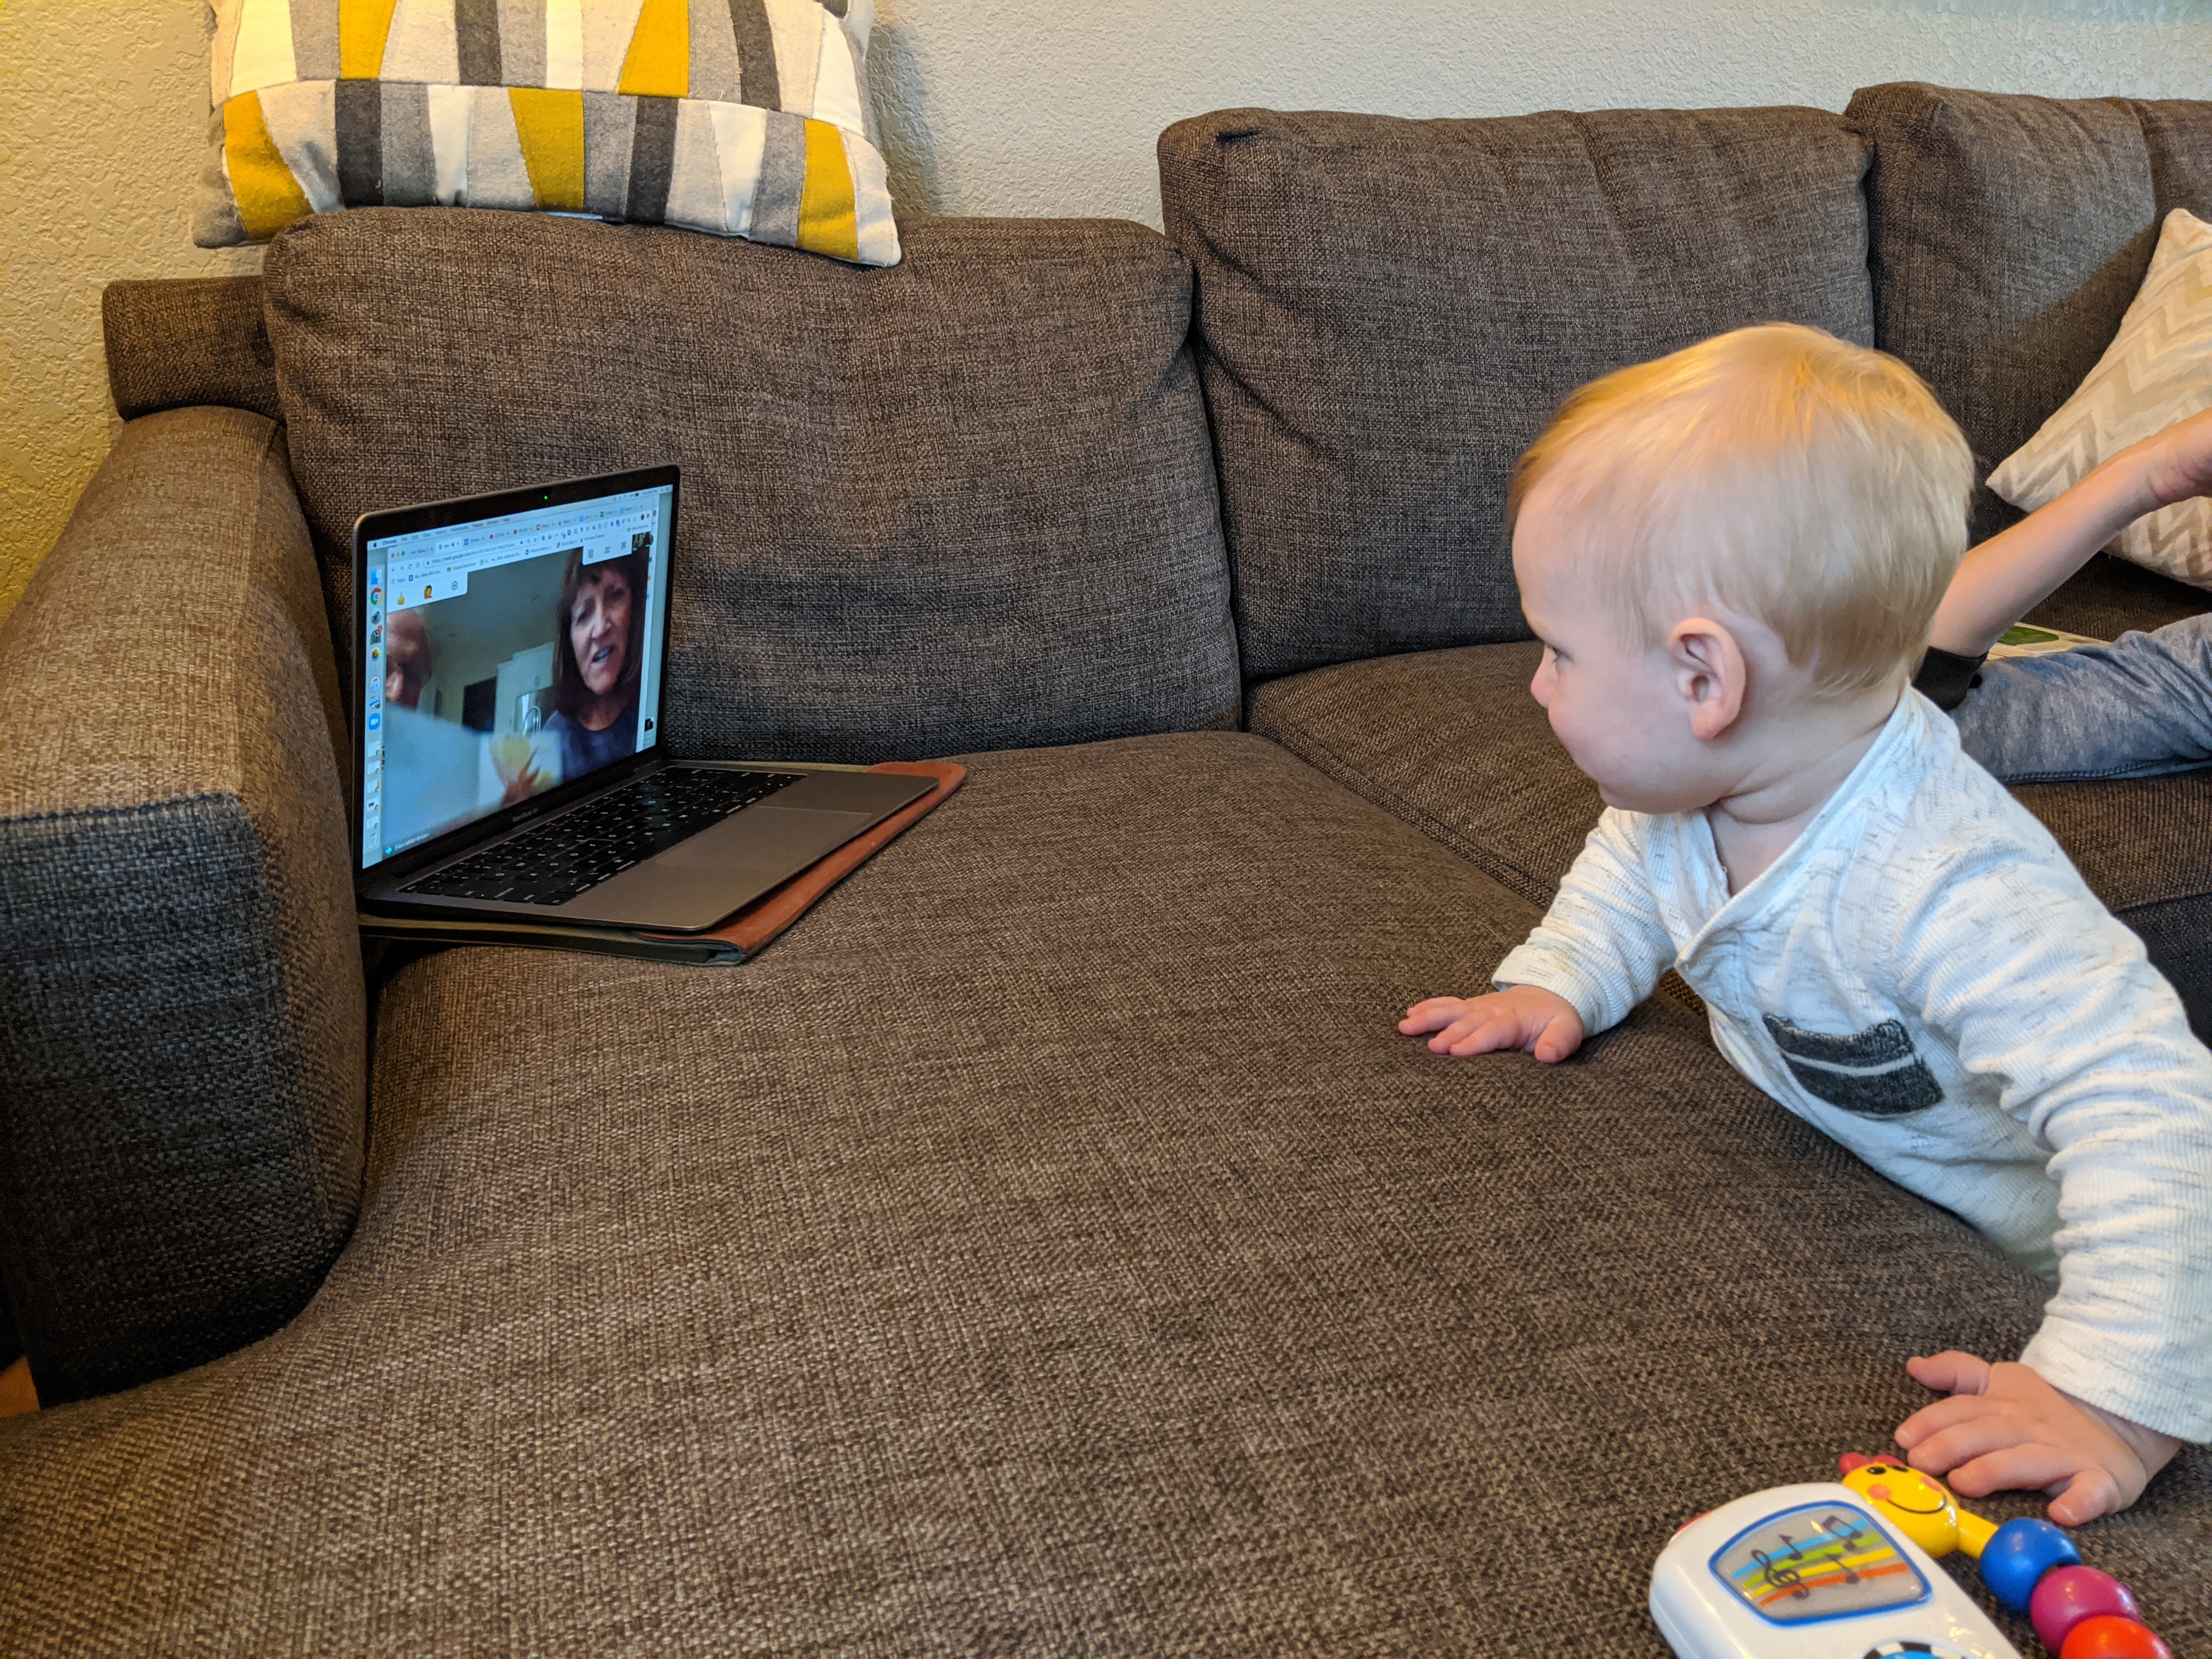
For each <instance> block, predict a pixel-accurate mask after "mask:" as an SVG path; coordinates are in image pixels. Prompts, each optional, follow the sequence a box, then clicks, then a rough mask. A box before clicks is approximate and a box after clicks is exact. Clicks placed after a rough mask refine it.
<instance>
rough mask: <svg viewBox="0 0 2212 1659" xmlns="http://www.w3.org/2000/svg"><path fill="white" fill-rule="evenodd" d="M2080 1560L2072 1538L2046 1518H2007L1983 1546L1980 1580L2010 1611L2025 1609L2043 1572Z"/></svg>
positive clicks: (2069, 1565) (2074, 1564)
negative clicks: (2044, 1519) (2010, 1519)
mask: <svg viewBox="0 0 2212 1659" xmlns="http://www.w3.org/2000/svg"><path fill="white" fill-rule="evenodd" d="M2079 1565H2081V1551H2079V1550H2077V1549H2075V1547H2074V1541H2073V1540H2072V1539H2070V1538H2069V1537H2068V1536H2067V1535H2066V1534H2064V1533H2063V1532H2061V1531H2059V1530H2058V1528H2056V1527H2054V1526H2052V1525H2051V1522H2048V1521H2033V1520H2027V1519H2022V1520H2019V1521H2008V1522H2005V1523H2004V1525H2002V1527H1999V1528H1997V1529H1996V1535H1995V1536H1993V1537H1992V1538H1991V1539H1990V1541H1989V1542H1988V1544H1987V1545H1985V1546H1984V1547H1983V1550H1982V1582H1983V1583H1984V1584H1987V1585H1988V1586H1989V1587H1990V1595H1994V1596H1996V1598H1997V1600H1998V1601H2002V1602H2003V1603H2004V1604H2005V1606H2007V1607H2010V1608H2011V1609H2012V1610H2013V1611H2014V1612H2015V1613H2026V1612H2027V1601H2028V1598H2029V1597H2030V1596H2032V1595H2034V1594H2035V1587H2036V1584H2037V1583H2039V1581H2040V1580H2041V1579H2042V1577H2043V1575H2044V1574H2045V1573H2046V1572H2049V1571H2051V1569H2052V1568H2053V1567H2075V1566H2079Z"/></svg>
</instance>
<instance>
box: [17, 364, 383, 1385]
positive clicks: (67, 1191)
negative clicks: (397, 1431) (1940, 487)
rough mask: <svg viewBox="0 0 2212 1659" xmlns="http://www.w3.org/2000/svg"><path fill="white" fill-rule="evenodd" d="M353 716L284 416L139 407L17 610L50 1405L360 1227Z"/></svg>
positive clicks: (200, 1348) (39, 1302)
mask: <svg viewBox="0 0 2212 1659" xmlns="http://www.w3.org/2000/svg"><path fill="white" fill-rule="evenodd" d="M343 744H344V727H343V716H342V714H341V705H340V702H339V696H338V681H337V669H336V666H335V665H334V664H333V662H332V660H331V645H330V634H329V629H328V628H327V626H326V625H325V620H324V611H323V601H322V594H321V590H320V587H319V580H318V578H317V574H316V568H315V559H314V555H313V550H311V548H310V546H309V544H308V538H307V525H306V522H305V520H304V519H303V518H302V516H301V511H300V506H299V501H298V499H297V497H296V496H295V494H294V491H293V487H292V478H291V473H290V470H289V466H288V465H287V464H286V459H285V453H284V447H283V430H282V428H278V427H276V426H275V425H273V424H271V423H270V422H269V421H267V420H266V419H264V418H263V417H262V416H258V415H252V414H248V413H246V412H245V411H243V410H234V409H212V408H198V409H185V410H173V411H170V412H167V413H164V414H159V415H152V416H147V417H146V418H144V419H143V420H138V421H134V422H131V423H130V424H129V425H127V426H125V428H123V430H122V433H121V435H120V437H119V439H118V441H117V443H116V445H115V447H114V450H113V452H112V453H111V454H110V455H109V456H108V458H107V460H106V463H105V464H104V465H102V466H101V467H100V471H99V472H98V474H97V475H96V476H95V477H94V479H93V481H92V483H91V484H90V485H89V486H88V488H87V489H86V490H85V493H84V496H83V499H82V501H79V502H78V504H77V508H76V513H75V515H74V516H73V517H72V518H71V519H70V522H69V525H68V526H67V528H66V529H64V531H63V532H62V536H61V539H60V541H59V542H58V543H57V544H56V545H55V547H54V550H53V551H52V554H51V555H50V556H48V557H47V559H46V562H45V563H44V564H43V565H41V566H40V568H39V570H38V572H37V573H36V574H35V575H34V576H33V579H32V581H31V585H30V587H29V589H28V591H27V592H26V593H25V594H24V596H23V599H22V600H21V603H20V604H19V605H17V606H16V608H15V611H14V612H13V614H12V615H10V616H9V618H8V621H7V623H6V626H5V627H4V629H0V1273H4V1275H5V1282H6V1287H7V1291H8V1297H9V1300H10V1301H11V1302H12V1303H13V1304H14V1311H15V1322H16V1325H17V1328H18V1329H19V1331H20V1333H21V1339H22V1342H23V1346H24V1347H25V1349H26V1351H27V1352H28V1354H29V1356H30V1360H31V1369H32V1374H33V1376H34V1377H35V1378H36V1379H37V1383H38V1387H39V1394H40V1399H41V1400H42V1401H48V1402H52V1401H64V1400H71V1399H76V1398H81V1397H82V1396H84V1395H91V1394H99V1393H104V1392H106V1391H109V1390H111V1389H118V1388H123V1387H125V1386H128V1385H130V1384H131V1383H138V1382H143V1381H145V1380H147V1379H149V1378H151V1377H155V1376H161V1375H163V1374H165V1373H167V1372H169V1371H173V1370H179V1369H181V1368H183V1367H185V1366H187V1365H191V1364H197V1363H199V1362H201V1361H203V1360H205V1359H209V1358H213V1357H214V1356H216V1355H217V1354H221V1353H223V1352H228V1350H230V1349H232V1348H234V1347H237V1346H240V1344H242V1343H244V1342H247V1341H250V1340H253V1339H254V1338H256V1337H258V1336H260V1335H262V1334H265V1333H266V1332H268V1331H270V1330H272V1329H274V1328H276V1326H278V1325H280V1324H282V1323H283V1322H284V1321H285V1320H287V1319H289V1318H290V1317H291V1316H292V1315H293V1314H294V1313H295V1312H296V1311H297V1310H299V1308H300V1307H301V1304H303V1303H304V1302H305V1301H306V1300H307V1297H308V1296H309V1295H310V1294H311V1293H312V1292H313V1290H314V1288H315V1286H316V1285H318V1284H319V1283H320V1282H321V1279H322V1276H323V1274H324V1273H325V1270H326V1269H327V1268H328V1267H329V1265H330V1263H331V1259H332V1258H333V1257H334V1256H335V1255H336V1254H337V1250H338V1249H339V1247H340V1246H341V1245H342V1244H343V1242H344V1240H345V1237H346V1235H347V1233H348V1231H349V1229H350V1228H351V1226H352V1225H353V1218H354V1215H355V1212H356V1209H357V1207H358V1206H359V1202H360V1192H361V1181H362V1151H363V1139H364V1132H365V1115H366V1113H365V1102H366V1089H367V1085H366V1075H367V1071H366V1067H367V1033H366V1003H365V1000H364V995H363V990H362V965H361V955H360V948H359V943H358V937H357V934H356V927H355V922H354V908H353V895H352V889H351V883H350V880H349V872H348V847H347V834H346V815H345V808H344V805H343V799H342V796H341V794H340V777H341V770H340V763H339V762H338V760H337V755H338V754H339V753H340V752H342V750H343Z"/></svg>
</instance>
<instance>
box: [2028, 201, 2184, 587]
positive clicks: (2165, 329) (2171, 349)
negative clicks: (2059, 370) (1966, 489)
mask: <svg viewBox="0 0 2212 1659" xmlns="http://www.w3.org/2000/svg"><path fill="white" fill-rule="evenodd" d="M2207 408H2212V225H2208V224H2206V223H2205V222H2203V220H2202V219H2199V218H2197V216H2195V215H2193V214H2191V213H2189V212H2188V211H2186V210H2184V209H2181V208H2176V209H2175V210H2173V211H2172V212H2171V213H2169V214H2167V215H2166V228H2164V229H2163V230H2162V231H2160V233H2159V239H2158V251H2157V252H2154V253H2153V254H2152V255H2151V258H2150V271H2149V274H2148V275H2147V276H2145V277H2144V278H2143V284H2142V288H2141V289H2138V290H2137V291H2136V297H2135V300H2134V302H2133V303H2132V304H2130V306H2129V307H2128V314H2127V315H2126V316H2125V317H2124V318H2122V319H2120V331H2119V332H2118V334H2117V335H2115V336H2114V337H2112V344H2111V345H2109V346H2107V347H2106V349H2105V355H2104V356H2102V357H2100V358H2099V359H2098V360H2097V366H2096V368H2093V369H2091V370H2090V371H2089V374H2088V378H2087V380H2083V381H2082V382H2081V385H2080V386H2077V387H2075V392H2074V395H2073V396H2072V397H2070V398H2068V399H2067V400H2066V401H2065V402H2064V403H2063V404H2061V405H2059V409H2058V412H2057V414H2055V415H2053V416H2051V418H2050V419H2049V420H2047V421H2045V422H2044V423H2043V429H2042V430H2041V431H2039V432H2038V433H2037V434H2036V435H2034V436H2033V438H2030V439H2029V440H2028V441H2027V443H2026V444H2024V445H2022V446H2021V448H2020V449H2018V450H2017V451H2015V453H2013V454H2011V455H2009V456H2008V457H2007V458H2006V459H2005V462H2004V465H2002V466H2000V467H1998V468H1997V470H1996V471H1994V472H1992V473H1991V474H1990V489H1994V490H1995V491H1996V493H1997V494H1998V495H2002V496H2003V497H2004V498H2005V500H2007V501H2010V502H2011V503H2012V504H2013V505H2014V506H2015V507H2027V508H2028V509H2029V510H2030V511H2033V509H2035V508H2036V507H2041V506H2043V505H2045V503H2046V502H2048V501H2052V500H2054V499H2056V498H2057V496H2059V495H2063V493H2064V492H2065V491H2066V490H2067V489H2070V488H2071V487H2072V486H2073V485H2075V484H2076V483H2080V482H2081V479H2082V478H2084V477H2087V475H2088V473H2089V471H2090V470H2091V469H2092V468H2093V467H2094V466H2096V465H2097V464H2098V463H2099V462H2100V461H2103V460H2105V459H2106V458H2108V457H2110V456H2112V455H2113V454H2115V453H2118V451H2120V450H2123V449H2125V448H2126V447H2128V446H2129V445H2130V444H2132V443H2136V442H2139V441H2142V439H2145V438H2148V437H2149V436H2151V435H2152V434H2154V433H2157V432H2162V431H2164V430H2165V429H2166V428H2167V427H2169V426H2172V424H2173V423H2174V422H2176V421H2179V420H2184V419H2186V418H2187V417H2188V416H2191V415H2194V414H2197V412H2198V411H2199V410H2204V409H2207ZM2112 551H2113V552H2115V553H2117V554H2118V555H2119V556H2121V557H2122V558H2124V559H2128V560H2131V561H2132V562H2135V563H2136V564H2140V565H2145V566H2148V568H2151V569H2153V570H2158V571H2163V572H2164V573H2165V574H2167V575H2169V576H2172V577H2173V578H2175V579H2176V580H2179V581H2185V582H2190V583H2192V584H2194V585H2195V586H2198V587H2212V501H2208V500H2206V499H2204V498H2203V496H2199V497H2197V499H2195V500H2193V501H2177V502H2176V503H2175V504H2174V505H2173V506H2172V507H2163V508H2161V509H2160V511H2158V512H2156V513H2151V514H2149V515H2148V517H2145V518H2141V519H2137V520H2136V521H2135V522H2134V523H2133V524H2131V525H2130V526H2128V527H2127V528H2126V529H2125V530H2123V531H2122V532H2120V534H2119V537H2118V539H2117V540H2116V541H2114V542H2113V543H2112Z"/></svg>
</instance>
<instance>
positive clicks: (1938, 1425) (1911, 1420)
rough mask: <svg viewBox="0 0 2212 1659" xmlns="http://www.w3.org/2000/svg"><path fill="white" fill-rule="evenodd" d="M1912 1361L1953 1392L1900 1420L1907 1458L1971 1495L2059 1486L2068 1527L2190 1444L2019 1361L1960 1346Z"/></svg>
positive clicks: (2057, 1514) (1931, 1381)
mask: <svg viewBox="0 0 2212 1659" xmlns="http://www.w3.org/2000/svg"><path fill="white" fill-rule="evenodd" d="M1905 1370H1908V1371H1911V1373H1912V1376H1913V1380H1914V1381H1916V1382H1917V1383H1922V1384H1923V1385H1924V1386H1925V1387H1928V1388H1930V1389H1940V1390H1941V1391H1942V1392H1943V1393H1945V1394H1948V1395H1950V1396H1951V1397H1950V1398H1949V1399H1948V1400H1939V1401H1936V1403H1935V1404H1934V1405H1932V1406H1927V1407H1922V1408H1921V1409H1920V1410H1919V1411H1917V1412H1915V1413H1912V1415H1911V1416H1910V1417H1908V1418H1906V1419H1905V1421H1904V1422H1902V1423H1900V1424H1899V1425H1898V1427H1897V1443H1898V1444H1899V1445H1900V1446H1902V1447H1904V1448H1905V1452H1906V1454H1907V1455H1906V1458H1905V1461H1906V1462H1909V1463H1911V1465H1912V1467H1913V1468H1916V1469H1924V1470H1926V1471H1927V1472H1928V1473H1929V1474H1938V1475H1942V1477H1943V1478H1944V1479H1945V1480H1948V1481H1949V1483H1950V1484H1951V1486H1952V1487H1953V1489H1954V1490H1955V1491H1956V1492H1959V1493H1960V1495H1961V1496H1962V1497H1966V1498H1981V1497H1984V1496H1986V1495H1987V1494H1989V1493H1990V1492H2018V1491H2021V1490H2025V1489H2028V1488H2035V1489H2038V1490H2040V1491H2043V1492H2049V1493H2050V1494H2051V1519H2052V1520H2053V1521H2056V1522H2058V1523H2059V1524H2060V1525H2061V1526H2067V1527H2078V1526H2080V1525H2081V1523H2082V1522H2085V1521H2093V1520H2095V1519H2096V1518H2097V1517H2098V1516H2100V1515H2111V1514H2112V1513H2114V1512H2115V1511H2117V1510H2124V1509H2125V1508H2127V1506H2128V1505H2129V1504H2132V1503H2134V1502H2135V1501H2136V1498H2140V1497H2142V1489H2143V1488H2144V1486H2147V1485H2148V1484H2149V1482H2150V1478H2151V1476H2153V1475H2154V1474H2157V1473H2158V1472H2159V1471H2160V1469H2162V1468H2165V1467H2166V1462H2167V1460H2168V1459H2170V1458H2172V1455H2173V1454H2174V1453H2175V1451H2176V1450H2178V1449H2179V1447H2180V1445H2181V1443H2180V1442H2179V1440H2176V1439H2175V1438H2174V1437H2172V1435H2167V1434H2160V1433H2159V1432H2158V1431H2157V1430H2155V1429H2147V1428H2144V1427H2143V1426H2142V1425H2141V1424H2140V1423H2130V1422H2129V1421H2128V1420H2127V1419H2125V1418H2124V1417H2115V1416H2113V1415H2112V1413H2110V1412H2106V1411H2100V1410H2099V1409H2098V1408H2097V1407H2094V1406H2092V1405H2088V1404H2087V1403H2086V1402H2084V1401H2079V1400H2076V1399H2075V1398H2074V1396H2073V1395H2069V1394H2062V1393H2060V1392H2059V1391H2058V1390H2057V1389H2054V1388H2053V1387H2051V1384H2050V1383H2046V1382H2045V1381H2044V1380H2043V1379H2042V1378H2041V1377H2040V1376H2037V1375H2036V1374H2035V1373H2034V1372H2033V1370H2029V1369H2028V1368H2027V1366H2025V1365H2021V1364H2014V1363H2012V1362H2010V1361H2004V1362H2001V1363H1999V1364H1995V1365H1992V1364H1989V1363H1988V1362H1987V1361H1985V1360H1981V1359H1977V1358H1975V1357H1974V1356H1973V1355H1972V1354H1970V1353H1960V1352H1957V1351H1956V1350H1955V1349H1954V1350H1952V1351H1950V1352H1946V1353H1939V1354H1937V1355H1936V1356H1935V1357H1934V1358H1929V1359H1921V1358H1913V1359H1908V1360H1906V1361H1905Z"/></svg>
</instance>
